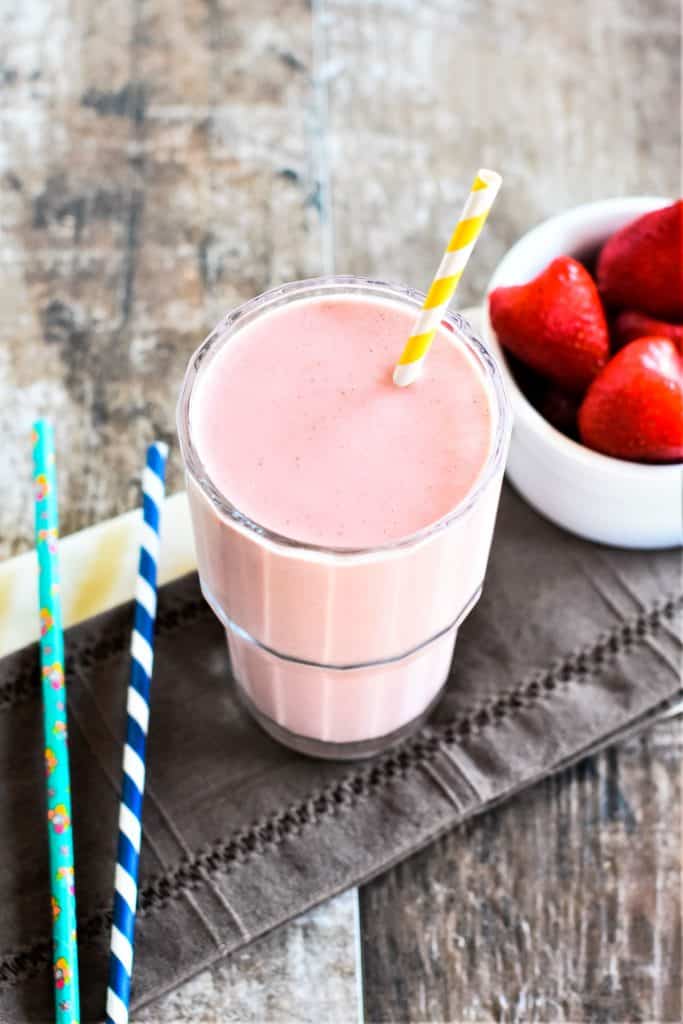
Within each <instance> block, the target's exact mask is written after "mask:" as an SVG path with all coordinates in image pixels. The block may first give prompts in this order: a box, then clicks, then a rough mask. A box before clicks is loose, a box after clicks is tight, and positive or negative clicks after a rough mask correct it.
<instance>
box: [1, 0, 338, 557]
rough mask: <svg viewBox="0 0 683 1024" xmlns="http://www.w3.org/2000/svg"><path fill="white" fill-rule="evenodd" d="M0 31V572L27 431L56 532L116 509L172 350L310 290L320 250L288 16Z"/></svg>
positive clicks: (301, 28)
mask: <svg viewBox="0 0 683 1024" xmlns="http://www.w3.org/2000/svg"><path fill="white" fill-rule="evenodd" d="M0 12H1V13H0V17H2V18H3V21H2V24H3V31H2V35H1V39H2V43H1V44H0V45H2V56H1V57H0V69H1V70H0V99H1V102H0V130H1V131H2V137H3V143H4V145H3V146H2V147H0V184H1V186H2V200H1V201H2V207H1V209H2V221H3V228H4V232H5V234H4V239H3V249H2V273H1V274H0V359H1V364H0V433H1V436H2V438H3V449H4V450H3V458H2V460H0V491H1V493H2V495H3V501H2V502H1V503H0V557H4V556H7V555H9V554H11V553H14V552H16V551H18V550H21V549H23V548H25V547H28V546H29V545H30V543H31V532H32V522H31V511H30V485H29V458H30V452H29V442H28V438H29V431H30V424H31V420H32V418H33V417H34V416H35V415H36V414H38V413H48V414H50V415H51V416H53V417H54V418H55V419H56V421H57V424H56V425H57V446H58V451H59V452H60V453H62V458H61V459H60V491H61V499H62V500H61V507H62V530H63V532H64V533H67V532H71V531H72V530H75V529H79V528H81V527H83V526H85V525H88V524H90V523H92V522H95V521H97V520H99V519H101V518H103V517H106V516H110V515H113V514H115V513H117V512H120V511H123V510H125V509H128V508H131V507H133V506H134V505H135V504H136V503H137V502H138V500H139V474H140V462H141V453H142V452H143V451H144V446H145V444H146V443H147V442H149V441H150V440H152V439H153V438H154V437H161V438H165V439H166V440H174V439H175V428H174V411H175V402H176V398H177V394H178V390H179V385H180V381H181V378H182V374H183V371H184V367H185V364H186V362H187V359H188V357H189V355H190V354H191V352H192V351H193V349H194V348H196V346H197V344H198V343H199V342H200V341H201V339H202V337H203V336H205V335H206V334H207V333H208V331H209V330H210V329H211V327H212V326H213V325H214V324H215V322H216V321H217V320H218V319H219V318H220V317H221V316H222V315H223V314H224V313H225V312H226V311H227V310H228V309H230V308H231V307H233V306H234V305H235V304H236V303H237V302H239V301H240V300H243V299H246V298H249V297H251V296H252V295H254V294H256V293H258V292H260V291H262V290H264V289H265V288H267V287H268V286H269V285H271V284H274V283H278V282H280V281H282V280H287V279H292V278H300V277H307V276H312V275H314V274H316V273H318V272H319V269H320V260H321V256H320V254H321V237H320V236H321V233H320V226H319V225H320V203H319V192H320V189H319V186H318V183H317V178H316V173H317V172H316V168H317V162H318V160H317V150H318V144H317V138H318V136H319V134H320V129H319V124H318V120H317V106H316V96H315V89H314V84H313V80H312V75H311V66H312V60H313V55H312V33H311V15H310V10H309V8H308V5H307V3H306V0H278V2H268V0H250V2H249V3H248V4H240V3H237V2H235V0H212V2H211V3H206V4H205V3H203V2H199V0H197V2H193V3H188V4H166V3H162V2H152V0H132V2H131V3H123V4H121V3H119V2H118V0H103V2H102V3H98V4H95V5H91V4H89V3H87V2H86V0H75V2H74V3H70V4H67V3H64V2H60V0H54V2H51V0H32V3H30V4H25V5H24V4H19V3H13V2H12V0H3V3H2V5H1V7H0ZM181 484H182V475H181V469H180V463H179V458H178V456H177V452H175V453H174V455H173V457H172V461H171V465H170V479H169V487H170V490H171V491H173V490H177V489H178V488H179V487H180V486H181Z"/></svg>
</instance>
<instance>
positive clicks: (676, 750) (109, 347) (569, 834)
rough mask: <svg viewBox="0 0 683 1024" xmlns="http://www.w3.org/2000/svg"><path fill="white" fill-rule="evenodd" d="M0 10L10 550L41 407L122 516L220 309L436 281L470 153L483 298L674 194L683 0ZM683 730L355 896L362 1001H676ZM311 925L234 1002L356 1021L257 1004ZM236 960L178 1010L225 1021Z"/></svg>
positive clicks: (378, 1013)
mask: <svg viewBox="0 0 683 1024" xmlns="http://www.w3.org/2000/svg"><path fill="white" fill-rule="evenodd" d="M0 19H1V21H0V24H1V25H2V30H1V31H0V97H1V100H2V102H1V105H0V123H1V125H2V147H1V148H0V181H1V183H2V192H1V196H2V199H1V207H0V209H1V215H2V224H3V229H4V236H3V243H2V246H3V249H2V269H1V271H0V300H1V301H0V339H1V343H0V367H1V369H0V431H1V436H2V439H3V446H2V447H3V458H2V460H1V461H0V488H1V493H2V497H3V500H2V502H1V503H0V555H2V556H7V555H9V554H11V553H14V552H17V551H20V550H23V549H25V548H26V547H28V546H29V545H30V544H31V513H30V499H29V483H28V481H29V476H30V474H29V446H28V444H27V442H26V439H27V436H28V431H29V427H30V421H31V419H32V417H33V416H34V415H35V414H36V413H37V412H47V413H49V414H50V415H52V416H53V417H54V418H55V419H56V421H57V433H58V444H59V447H60V449H61V451H63V452H68V458H64V459H63V462H62V466H61V467H60V468H61V489H62V503H63V531H64V532H69V531H72V530H75V529H78V528H80V527H82V526H84V525H86V524H89V523H92V522H95V521H97V520H99V519H101V518H103V517H106V516H110V515H113V514H115V513H117V512H119V511H122V510H124V509H127V508H129V507H132V506H133V505H134V504H135V503H136V502H137V499H138V486H139V466H140V457H141V453H142V451H143V448H144V445H145V443H146V442H148V441H149V440H150V439H151V438H153V437H162V438H166V439H168V440H170V441H173V439H174V424H173V417H174V404H175V398H176V394H177V390H178V385H179V381H180V378H181V375H182V372H183V369H184V366H185V363H186V361H187V359H188V357H189V355H190V353H191V351H192V350H193V349H194V348H195V346H196V344H197V342H198V341H199V340H200V339H201V338H202V336H203V335H204V334H206V333H207V332H208V330H209V329H210V328H211V326H212V325H213V323H214V322H215V321H216V320H217V319H218V318H219V317H220V316H221V315H222V314H223V313H224V312H225V310H226V309H228V308H229V307H231V306H232V305H234V304H235V303H236V302H238V301H239V300H241V299H244V298H247V297H249V296H252V295H254V294H256V293H257V292H260V291H262V290H263V289H264V288H266V287H268V286H269V285H271V284H275V283H278V282H281V281H284V280H290V279H294V278H301V277H307V276H313V275H316V274H318V273H321V272H325V273H327V272H331V271H337V272H348V273H356V274H368V275H376V276H380V277H383V278H386V279H389V280H391V279H399V280H405V281H408V282H410V283H412V284H414V285H417V286H422V287H424V286H425V285H426V284H427V283H428V281H429V277H430V274H431V272H432V271H433V268H434V267H435V264H436V262H437V260H438V257H439V255H440V250H441V247H442V245H443V242H444V239H445V238H446V236H447V234H448V230H449V226H450V225H451V223H452V220H453V217H454V214H455V212H456V211H457V210H458V209H459V206H460V204H461V201H462V199H463V196H464V193H465V190H466V188H467V186H468V184H469V181H470V179H471V176H472V173H473V171H474V170H475V169H476V167H477V166H479V165H482V164H483V165H489V166H492V167H496V168H499V169H500V170H501V171H502V172H503V173H504V175H505V187H504V191H503V193H502V195H501V198H500V199H499V201H498V204H497V207H496V212H495V216H494V217H493V218H492V220H491V222H490V227H489V228H488V229H487V232H486V235H485V237H484V238H483V240H482V242H481V244H480V246H479V247H478V250H477V255H476V258H475V259H474V260H473V261H472V265H471V268H470V269H469V270H468V274H467V278H466V283H465V282H464V283H463V286H462V289H461V293H460V301H461V302H462V303H463V304H467V303H471V302H473V301H477V300H478V299H479V298H480V296H481V294H482V289H483V287H484V286H485V283H486V280H487V278H488V276H489V275H490V273H491V271H492V269H493V267H494V266H495V264H496V262H497V260H498V259H499V258H500V256H501V255H502V253H503V252H504V251H505V249H506V247H507V246H509V244H510V243H511V242H512V241H514V240H515V239H516V238H517V237H518V236H519V235H520V234H521V233H522V232H523V231H524V230H525V229H526V228H528V227H529V226H530V225H532V224H534V223H535V222H537V221H539V220H541V219H542V218H543V217H545V216H547V215H549V214H551V213H554V212H556V211H558V210H561V209H563V208H566V207H568V206H571V205H573V204H576V203H579V202H583V201H588V200H591V199H595V198H599V197H603V196H610V195H619V194H625V193H631V194H635V193H653V194H663V195H667V194H673V193H674V192H675V191H676V190H677V188H678V171H679V138H678V135H677V127H676V125H677V111H678V95H679V86H680V69H679V62H678V45H679V42H678V40H679V23H678V4H677V3H676V2H675V0H651V2H650V3H648V4H647V5H645V4H641V3H638V2H637V0H601V2H600V3H598V4H595V3H587V2H575V3H571V4H569V3H565V4H562V3H559V4H549V3H544V2H542V0H479V2H475V0H420V2H411V0H377V2H369V0H311V2H307V0H281V2H278V0H249V2H246V3H244V2H241V0H186V2H185V3H169V2H163V0H128V2H121V0H99V2H98V3H97V4H89V3H87V2H86V0H74V2H72V3H70V4H69V3H66V2H65V0H52V2H50V0H31V2H30V3H26V4H24V3H20V2H19V0H2V2H1V3H0ZM16 481H25V485H23V486H22V485H18V484H17V483H16ZM181 485H182V478H181V471H180V464H179V460H178V457H177V452H176V454H175V456H174V459H173V462H172V465H171V472H170V486H171V489H172V490H173V489H177V488H179V487H180V486H181ZM680 749H681V732H680V728H679V726H678V725H677V724H676V723H674V722H669V723H668V724H663V725H660V726H658V727H656V728H655V729H653V730H651V731H650V733H649V734H648V735H647V736H645V737H643V738H642V739H641V740H637V741H632V742H630V743H629V744H627V745H626V746H623V747H621V748H618V749H616V750H612V751H610V752H608V753H606V754H604V755H601V756H600V757H598V758H597V759H594V760H591V761H589V762H587V763H585V764H583V765H582V766H580V767H579V768H577V769H575V770H573V771H570V772H568V773H566V774H565V775H563V776H560V777H559V778H556V779H553V780H551V781H549V782H547V783H544V784H542V785H541V786H539V787H537V788H536V789H534V790H533V791H531V792H530V793H528V794H526V795H523V796H522V797H520V798H518V799H517V800H515V801H514V802H511V803H510V804H508V805H506V806H505V807H503V808H502V809H500V810H497V811H495V812H491V813H489V814H487V815H486V816H485V817H482V818H481V819H479V820H477V821H475V822H474V823H473V824H471V825H470V826H468V827H467V829H465V830H463V831H461V832H454V833H453V834H451V835H449V836H447V837H446V838H444V839H443V840H441V842H439V843H437V844H436V845H434V846H433V847H431V848H430V849H428V850H426V851H425V852H424V853H422V854H421V855H419V856H417V857H415V858H413V859H412V860H410V861H408V862H406V863H404V864H402V865H400V866H399V867H397V868H395V869H394V870H392V871H390V872H388V873H387V874H386V875H385V876H383V877H382V878H380V879H378V880H377V881H376V882H374V883H373V884H371V885H369V886H367V887H365V889H364V890H363V891H362V892H361V894H360V908H361V924H362V953H363V982H364V984H363V988H364V1001H365V1010H366V1018H367V1020H369V1021H409V1020H410V1021H421V1020H430V1021H441V1020H452V1021H480V1020H506V1021H508V1020H509V1021H531V1020H541V1021H579V1020H590V1021H616V1020H620V1021H621V1020H624V1021H626V1020H628V1021H637V1020H643V1021H644V1020H656V1021H678V1020H680V1018H681V995H680V993H681V976H680V964H681V910H680V891H681V865H680V849H681V810H680V807H681V780H680ZM347 902H348V901H347ZM340 906H341V904H340ZM349 906H350V904H349ZM344 907H346V904H344ZM345 912H346V911H345V910H344V909H343V908H342V909H341V910H340V909H339V908H337V910H335V911H334V913H339V914H340V915H341V916H342V917H343V914H344V913H345ZM320 920H322V919H320ZM335 920H336V918H335ZM340 920H341V918H340ZM293 927H294V926H290V930H289V931H287V930H285V932H283V933H282V935H284V936H285V937H284V938H283V937H281V936H278V935H277V933H276V935H275V936H273V937H269V938H267V939H265V940H263V942H262V943H261V944H258V945H257V946H255V947H254V949H253V950H251V951H248V952H247V953H246V954H245V957H246V960H248V961H249V969H250V970H252V971H253V972H255V974H256V976H257V977H260V978H261V990H262V991H263V993H264V996H263V999H262V1001H261V1003H258V1005H257V1004H256V1003H254V1004H253V1005H251V1004H250V1005H251V1009H249V1007H246V1008H245V1009H244V1014H245V1016H244V1017H234V1016H233V1017H232V1019H247V1017H248V1019H255V1020H258V1019H264V1017H266V1016H267V1015H268V1013H269V1012H275V1011H273V1009H272V1008H273V1006H280V1008H281V1007H282V1006H283V1005H291V1006H294V1007H295V1009H292V1010H291V1017H288V1019H298V1020H306V1021H308V1020H311V1021H317V1020H319V1019H325V1020H332V1019H333V1017H334V1019H339V1020H342V1019H344V1014H345V1013H347V1012H348V1008H347V1011H344V1010H343V1009H342V1008H341V1007H342V1004H343V999H342V998H341V996H340V1002H339V1004H335V1006H336V1009H334V1008H332V1009H330V1007H331V1006H332V1004H330V1003H329V1002H328V1003H327V1004H325V1006H326V1007H327V1010H321V1008H320V1007H321V1006H322V1005H323V1004H322V1003H321V1002H320V1000H321V999H322V998H323V996H322V988H321V985H320V984H318V983H317V982H316V983H315V984H314V983H312V982H311V984H309V985H307V984H306V981H305V979H304V981H303V982H302V980H301V976H298V975H297V978H298V981H297V985H298V992H297V997H298V998H297V997H293V1002H291V1003H289V1004H286V1002H284V1003H283V1002H279V1003H277V1002H276V1003H274V1002H273V1000H272V999H270V1001H269V999H268V998H267V997H268V985H269V984H270V983H271V982H270V980H269V979H270V973H269V966H270V965H271V964H272V963H273V962H274V960H273V957H276V948H277V947H278V943H280V946H281V947H282V948H287V949H288V948H289V946H288V943H290V938H288V937H287V936H294V939H291V941H293V942H296V941H299V940H297V939H296V935H295V932H294V931H292V928H293ZM301 927H303V926H301ZM305 927H307V928H309V933H310V930H311V929H312V930H313V932H315V927H316V925H315V924H307V925H306V926H305ZM340 927H341V926H340ZM304 930H305V928H304ZM300 931H301V928H300ZM329 934H330V932H329V931H325V929H324V928H323V930H322V931H321V932H320V936H327V937H328V939H329ZM321 941H323V940H322V939H321ZM330 941H331V940H330ZM283 943H284V946H283ZM259 956H260V957H261V958H262V959H261V960H260V961H259V960H258V958H259ZM286 959H287V957H285V960H286ZM342 966H343V965H342ZM337 967H339V965H337ZM245 969H246V968H245ZM340 969H341V968H340ZM239 970H240V965H239V962H235V963H233V964H231V965H230V968H229V970H227V969H218V970H217V972H215V974H214V975H213V976H212V978H211V979H210V985H211V986H213V988H212V990H211V991H212V992H213V996H212V998H208V997H206V998H204V999H203V1000H202V999H201V998H200V999H198V998H197V991H198V990H197V989H196V988H195V989H194V990H193V992H194V994H193V993H192V992H190V994H189V995H188V996H187V998H185V999H184V997H183V995H182V992H181V993H179V994H178V996H177V998H175V1000H174V1002H173V1007H174V1008H175V1009H174V1012H175V1014H176V1015H177V1016H178V1017H179V1018H182V1019H184V1020H188V1021H189V1020H192V1021H196V1020H200V1019H202V1020H209V1019H211V1020H213V1019H216V1020H218V1019H220V1020H224V1019H230V1018H229V1014H230V1012H231V1011H230V1010H229V1009H226V1010H224V1011H219V1010H218V1009H216V1007H218V1006H224V1007H231V1006H232V1007H233V1008H234V1007H235V1005H236V1004H237V1000H236V997H235V992H236V990H237V989H236V986H239V984H240V979H239ZM329 970H330V974H329V976H328V977H329V979H332V978H333V977H334V976H335V974H334V972H335V967H334V964H332V965H331V966H330V968H329ZM292 977H293V976H292ZM307 977H308V980H309V981H311V978H312V976H311V975H308V976H307ZM316 977H317V976H316ZM331 983H332V982H331V981H330V984H331ZM191 984H192V983H191ZM207 984H209V982H207ZM231 986H232V988H231ZM322 987H324V986H322ZM340 991H341V989H340ZM271 995H272V993H271ZM245 1006H246V1004H245ZM198 1007H204V1009H203V1010H201V1013H204V1014H206V1016H198V1014H199V1013H200V1010H199V1009H198ZM207 1007H208V1008H207ZM254 1007H256V1008H254ZM268 1007H270V1010H268ZM164 1012H166V1011H164ZM287 1012H288V1013H289V1011H287ZM335 1014H337V1016H335ZM166 1016H168V1013H166ZM146 1019H149V1020H153V1019H154V1014H153V1013H152V1016H149V1015H147V1017H146ZM279 1019H282V1017H280V1018H279ZM346 1019H348V1016H347V1017H346Z"/></svg>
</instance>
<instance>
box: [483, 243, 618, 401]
mask: <svg viewBox="0 0 683 1024" xmlns="http://www.w3.org/2000/svg"><path fill="white" fill-rule="evenodd" d="M489 312H490V314H491V323H492V324H493V327H494V329H495V331H496V334H497V335H498V339H499V341H500V343H501V345H503V346H504V347H505V348H506V349H508V350H509V351H510V352H512V353H513V354H514V355H516V356H517V358H518V359H521V360H522V362H523V363H526V364H527V366H530V367H531V368H532V369H534V370H536V371H538V373H541V374H543V375H544V376H545V377H549V378H550V379H551V380H553V381H555V382H556V383H557V384H559V385H560V387H561V388H563V389H564V390H565V391H572V392H581V391H583V390H584V389H585V388H586V387H587V386H588V384H590V382H591V380H592V379H593V377H594V376H595V375H596V373H597V372H598V370H600V369H602V367H603V366H604V365H605V363H606V362H607V359H608V356H609V337H608V334H607V324H606V323H605V315H604V313H603V309H602V304H601V302H600V296H599V295H598V292H597V289H596V287H595V283H594V281H593V279H592V277H591V276H590V274H589V273H588V271H587V270H586V268H585V267H583V266H581V264H580V263H577V261H576V260H573V259H572V258H571V257H570V256H559V257H558V258H557V259H556V260H553V261H552V263H550V264H549V265H548V266H547V267H546V269H545V270H544V271H542V273H540V274H539V275H538V277H535V278H534V279H533V281H529V282H528V284H520V285H516V286H513V287H511V288H496V289H495V291H493V292H491V294H490V296H489Z"/></svg>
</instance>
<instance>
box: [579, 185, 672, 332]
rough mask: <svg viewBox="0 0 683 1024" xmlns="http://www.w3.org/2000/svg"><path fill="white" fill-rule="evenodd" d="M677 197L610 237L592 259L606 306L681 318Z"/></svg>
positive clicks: (665, 318)
mask: <svg viewBox="0 0 683 1024" xmlns="http://www.w3.org/2000/svg"><path fill="white" fill-rule="evenodd" d="M682 227H683V200H681V199H679V200H678V202H676V203H673V204H672V205H671V206H665V207H664V208H663V209H661V210H654V211H653V212H652V213H646V214H645V215H644V216H643V217H639V218H638V219H637V220H634V221H632V222H631V223H630V224H627V225H626V227H624V228H622V229H621V230H620V231H617V232H616V233H615V234H613V235H612V237H611V238H610V239H608V240H607V242H606V243H605V245H604V246H603V248H602V252H601V253H600V256H599V258H598V271H597V279H598V288H599V289H600V294H601V295H602V297H603V299H604V300H605V302H606V303H607V304H608V305H609V306H617V307H618V306H621V307H625V308H628V309H637V310H639V311H640V312H641V313H649V314H650V316H655V317H661V318H662V319H663V320H682V319H683V259H682V257H683V237H682V236H683V230H682Z"/></svg>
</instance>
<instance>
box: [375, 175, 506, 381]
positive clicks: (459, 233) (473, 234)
mask: <svg viewBox="0 0 683 1024" xmlns="http://www.w3.org/2000/svg"><path fill="white" fill-rule="evenodd" d="M502 180H503V179H502V178H501V177H500V175H499V174H496V172H495V171H487V170H485V169H484V168H482V169H481V170H479V171H477V174H476V176H475V179H474V182H473V183H472V188H471V189H470V194H469V196H468V197H467V201H466V203H465V206H464V208H463V211H462V214H461V216H460V220H459V221H458V223H457V225H456V227H455V231H454V232H453V235H452V236H451V240H450V242H449V243H448V248H447V249H446V252H445V253H444V255H443V259H442V260H441V263H440V265H439V269H438V270H437V272H436V277H435V278H434V280H433V281H432V284H431V287H430V289H429V291H428V292H427V298H426V299H425V301H424V303H423V306H422V309H421V310H420V313H419V315H418V318H417V320H416V322H415V326H414V328H413V333H412V334H411V336H410V337H409V338H408V341H407V342H406V346H405V348H404V349H403V352H402V354H401V358H400V359H399V361H398V364H397V365H396V367H395V369H394V384H397V385H398V386H399V387H405V386H406V385H407V384H412V383H413V381H415V380H417V378H418V377H419V376H420V374H421V373H422V367H423V364H424V361H425V359H426V356H427V353H428V352H429V349H430V347H431V344H432V342H433V341H434V337H435V335H436V332H437V330H438V328H439V324H440V323H441V320H442V319H443V316H444V314H445V312H446V310H447V309H448V304H449V302H450V301H451V299H452V298H453V295H454V293H455V289H456V288H457V287H458V282H459V281H460V278H461V277H462V273H463V271H464V269H465V267H466V265H467V261H468V259H469V258H470V255H471V253H472V250H473V249H474V246H475V245H476V243H477V239H478V238H479V235H480V233H481V229H482V228H483V226H484V223H485V221H486V218H487V217H488V215H489V211H490V209H491V207H492V206H493V201H494V199H495V198H496V196H497V194H498V189H499V188H500V186H501V182H502Z"/></svg>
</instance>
